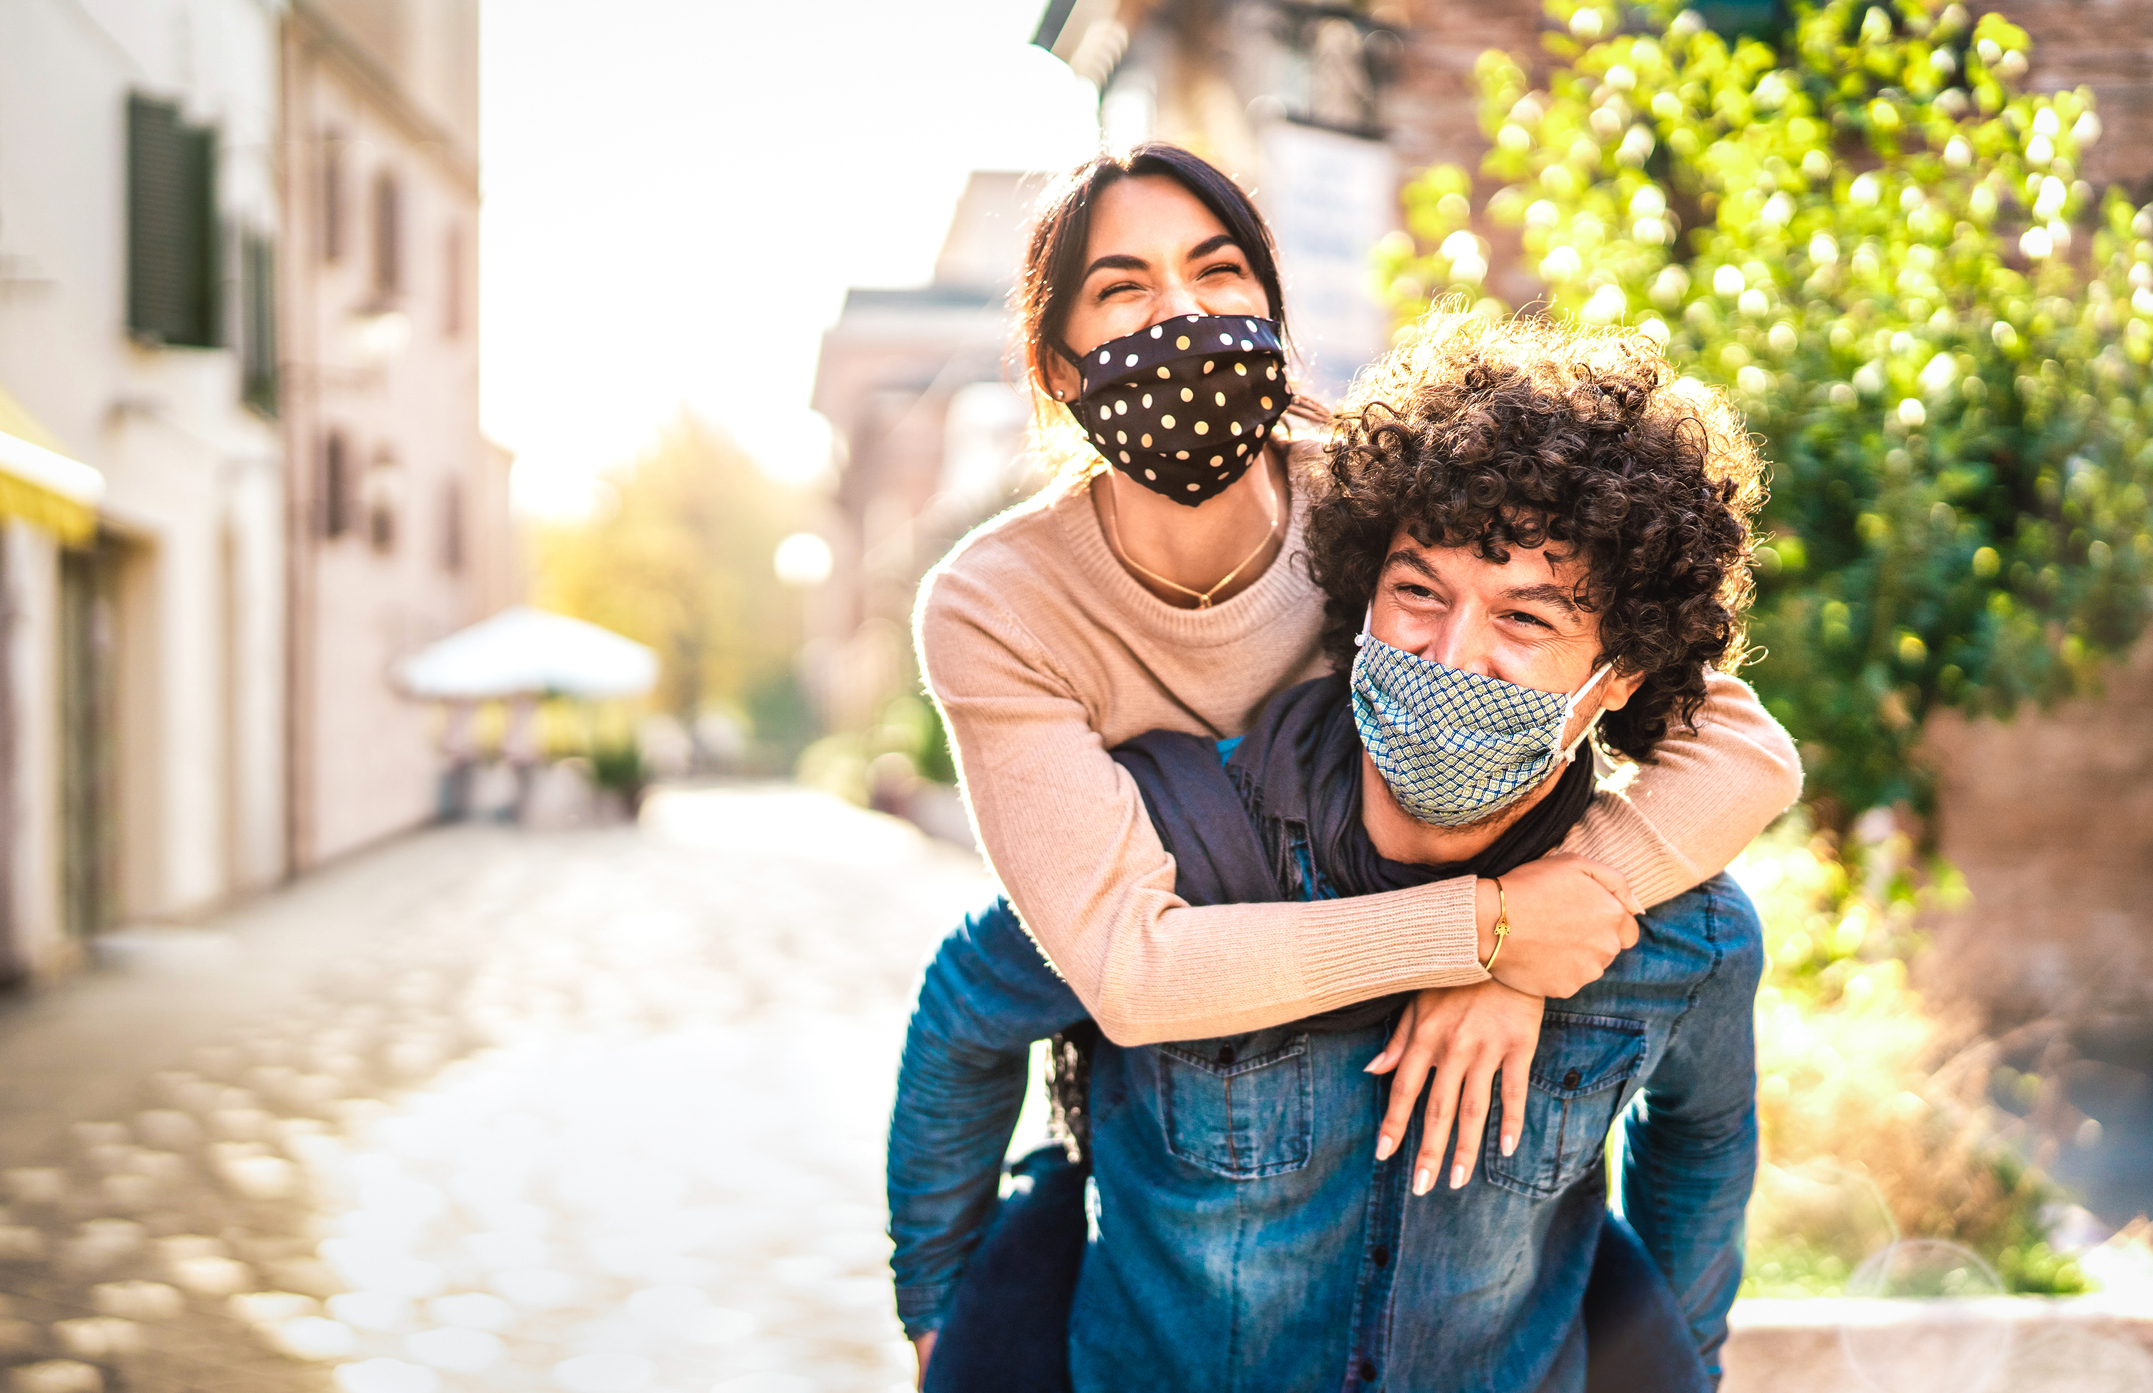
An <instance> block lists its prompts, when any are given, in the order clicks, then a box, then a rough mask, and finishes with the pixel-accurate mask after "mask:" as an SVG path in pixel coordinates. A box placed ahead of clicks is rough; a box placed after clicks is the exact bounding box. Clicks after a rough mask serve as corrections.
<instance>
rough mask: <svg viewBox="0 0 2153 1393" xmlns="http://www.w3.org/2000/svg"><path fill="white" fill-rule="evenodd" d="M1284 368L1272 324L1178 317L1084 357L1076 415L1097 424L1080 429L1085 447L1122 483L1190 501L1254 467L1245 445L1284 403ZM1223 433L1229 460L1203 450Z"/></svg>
mask: <svg viewBox="0 0 2153 1393" xmlns="http://www.w3.org/2000/svg"><path fill="white" fill-rule="evenodd" d="M1206 354H1208V355H1209V356H1205V355H1206ZM1285 363H1286V356H1285V352H1284V350H1283V348H1282V347H1281V345H1280V343H1279V338H1278V326H1277V325H1276V324H1274V323H1272V322H1271V321H1270V320H1268V319H1249V318H1246V317H1244V316H1233V317H1231V318H1228V317H1225V316H1219V315H1187V316H1183V317H1181V318H1177V319H1172V320H1169V321H1167V322H1166V323H1163V324H1154V325H1152V326H1151V327H1150V328H1148V329H1143V330H1139V331H1138V332H1136V333H1134V334H1130V335H1127V336H1125V337H1123V338H1119V339H1115V340H1113V341H1112V342H1110V343H1105V344H1102V345H1100V346H1099V347H1098V348H1097V349H1095V350H1093V351H1092V352H1091V353H1088V354H1086V355H1085V357H1084V360H1083V362H1082V363H1081V364H1080V367H1081V368H1082V372H1083V390H1082V392H1081V393H1080V394H1079V395H1078V398H1077V403H1076V411H1077V419H1078V420H1079V421H1083V422H1093V421H1096V422H1097V423H1098V424H1096V425H1088V426H1087V429H1088V431H1089V433H1090V436H1091V442H1092V444H1093V445H1094V446H1096V447H1098V450H1099V452H1100V453H1101V454H1102V455H1105V456H1106V457H1107V458H1108V459H1110V460H1113V461H1115V462H1117V463H1119V464H1120V465H1121V466H1123V468H1124V470H1125V471H1126V472H1127V473H1128V474H1129V476H1130V477H1131V478H1133V479H1135V480H1137V481H1138V482H1139V483H1141V484H1143V485H1144V486H1145V487H1147V488H1150V489H1152V490H1154V491H1155V492H1157V493H1160V494H1163V495H1165V496H1166V497H1168V498H1172V499H1175V500H1177V501H1179V502H1182V503H1187V504H1191V505H1194V504H1197V503H1201V502H1203V501H1204V500H1205V499H1207V498H1210V497H1212V496H1213V495H1215V494H1217V493H1219V492H1220V491H1222V490H1224V489H1226V488H1228V487H1230V486H1231V485H1232V484H1233V482H1234V481H1235V480H1236V479H1238V478H1240V477H1241V475H1242V474H1243V473H1245V472H1246V471H1247V470H1248V467H1249V466H1250V465H1251V464H1253V463H1254V462H1255V460H1256V457H1257V455H1258V453H1259V451H1258V450H1252V449H1250V448H1249V445H1250V443H1251V442H1253V443H1255V444H1256V445H1258V446H1260V445H1261V444H1262V443H1263V441H1264V440H1265V439H1266V438H1268V436H1269V435H1270V433H1271V428H1272V427H1273V426H1274V425H1276V424H1277V422H1278V418H1279V416H1280V415H1282V414H1283V413H1284V411H1285V409H1286V405H1287V403H1289V402H1290V401H1291V400H1292V396H1291V394H1290V393H1289V392H1288V391H1287V390H1286V389H1285V387H1284V385H1283V384H1284V378H1283V377H1282V376H1281V372H1282V370H1283V369H1284V367H1285ZM1222 368H1230V369H1231V371H1230V372H1221V371H1220V369H1222ZM1213 373H1217V374H1218V375H1217V376H1215V377H1210V380H1209V381H1208V382H1206V381H1204V379H1205V378H1206V377H1207V376H1209V375H1210V374H1213ZM1162 384H1163V385H1162ZM1198 384H1201V385H1203V387H1204V388H1205V390H1204V391H1203V392H1202V394H1201V396H1199V395H1198V391H1197V386H1198ZM1267 384H1273V385H1267ZM1222 436H1223V437H1226V438H1227V439H1228V440H1233V439H1236V438H1238V439H1239V442H1240V443H1238V444H1236V445H1234V448H1233V452H1232V453H1231V455H1227V454H1224V453H1212V450H1213V449H1216V450H1219V451H1221V452H1223V450H1224V445H1223V444H1221V443H1220V437H1222ZM1132 440H1134V441H1135V444H1131V443H1130V442H1131V441H1132ZM1192 452H1197V453H1195V454H1194V456H1193V457H1192Z"/></svg>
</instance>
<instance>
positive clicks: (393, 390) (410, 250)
mask: <svg viewBox="0 0 2153 1393" xmlns="http://www.w3.org/2000/svg"><path fill="white" fill-rule="evenodd" d="M281 54H282V65H281V66H282V74H283V81H282V108H281V113H282V120H281V122H280V133H281V147H280V148H281V160H280V166H281V169H282V171H283V175H284V179H283V184H282V188H281V195H282V207H283V216H284V227H285V234H286V235H285V247H286V253H285V256H284V267H283V274H282V277H281V284H282V286H283V288H284V292H285V294H284V304H283V315H282V324H283V326H284V331H285V339H284V345H285V351H284V354H283V358H284V362H285V365H286V374H287V385H286V391H285V393H284V404H285V405H284V418H283V426H284V443H285V450H286V452H287V458H288V460H289V469H288V474H287V477H288V479H289V485H288V487H289V490H290V507H289V513H288V515H289V518H290V540H289V545H290V549H291V555H290V564H289V571H290V578H291V597H290V604H291V627H290V635H291V638H290V642H291V653H290V659H289V661H290V669H291V698H290V699H291V764H290V769H289V781H290V794H289V797H290V800H291V818H290V823H289V826H290V838H291V840H290V849H289V855H290V858H291V864H292V866H293V868H294V869H304V868H305V867H307V866H310V865H314V864H316V863H317V862H319V861H321V860H324V859H326V858H329V857H334V856H336V855H339V854H340V853H343V852H346V851H349V850H351V849H352V848H354V847H358V846H363V845H365V844H366V843H368V842H371V841H374V840H377V839H378V838H380V837H382V836H383V835H385V834H387V833H390V832H393V831H397V830H399V829H401V828H405V827H410V826H412V825H414V824H416V823H418V822H422V821H424V820H425V819H426V818H428V817H429V816H431V815H432V814H433V812H434V808H435V800H436V796H437V794H436V779H437V775H438V772H439V760H438V756H437V753H436V751H435V748H434V746H435V738H434V713H433V712H432V711H431V710H430V709H429V708H428V707H426V706H424V705H421V704H419V703H416V702H413V701H410V700H408V699H407V698H405V697H404V696H402V695H401V694H399V693H398V692H397V691H395V690H394V689H393V688H392V687H391V685H390V683H389V681H388V673H389V670H390V666H391V664H392V663H394V662H395V660H396V659H398V658H400V657H403V656H406V655H408V654H411V653H413V652H415V651H416V650H418V649H420V648H422V647H424V646H425V645H426V644H428V643H431V642H433V641H434V640H435V639H438V638H441V637H443V636H445V635H447V634H449V633H451V632H453V631H454V630H456V629H459V628H462V627H463V626H465V625H467V624H470V623H472V622H474V621H476V620H478V619H481V618H484V617H485V616H487V615H489V614H492V613H494V612H495V611H497V610H499V609H500V608H501V607H502V606H503V605H505V604H507V603H509V602H510V601H511V600H512V599H514V598H515V593H514V588H515V578H514V570H513V563H512V561H511V558H510V557H509V554H508V549H507V546H506V539H507V517H508V469H507V465H508V460H507V457H506V455H505V454H504V453H503V452H501V451H500V450H498V449H496V448H494V447H492V446H490V445H489V444H488V443H487V442H486V441H485V440H484V439H483V438H482V437H481V436H480V434H479V426H478V274H477V273H478V260H477V256H478V212H479V209H478V201H479V200H478V3H477V0H297V3H294V4H293V5H292V7H291V10H290V12H289V15H288V17H287V19H286V21H285V24H284V32H283V41H282V47H281Z"/></svg>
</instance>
